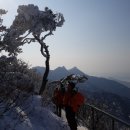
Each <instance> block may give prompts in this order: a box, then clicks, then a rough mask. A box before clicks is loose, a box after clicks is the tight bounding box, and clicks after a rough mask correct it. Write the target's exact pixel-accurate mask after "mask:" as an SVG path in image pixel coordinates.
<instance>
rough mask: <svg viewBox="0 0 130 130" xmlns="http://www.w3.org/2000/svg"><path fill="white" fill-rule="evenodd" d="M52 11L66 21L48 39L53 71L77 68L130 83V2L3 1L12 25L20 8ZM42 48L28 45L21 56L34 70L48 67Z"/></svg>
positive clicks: (126, 0) (6, 18)
mask: <svg viewBox="0 0 130 130" xmlns="http://www.w3.org/2000/svg"><path fill="white" fill-rule="evenodd" d="M23 4H24V5H25V4H34V5H37V6H38V7H39V8H40V10H44V7H46V6H47V7H49V8H50V9H52V10H53V11H54V12H61V13H63V15H64V17H65V23H64V25H63V27H61V28H58V29H57V30H56V31H55V32H54V35H53V36H50V37H48V38H47V39H46V43H47V44H48V45H49V50H50V55H51V59H50V67H51V69H55V68H56V67H58V66H65V67H66V68H67V69H70V68H72V67H74V66H77V67H78V68H79V69H81V70H82V71H83V72H85V73H87V74H89V75H95V76H99V77H100V76H105V77H114V78H116V79H121V80H127V81H130V0H0V8H4V9H6V10H8V13H7V15H5V16H4V17H3V18H4V24H5V25H7V26H9V25H11V23H12V21H13V19H14V17H15V15H16V14H17V7H18V5H23ZM39 50H40V47H39V44H36V43H35V44H29V45H28V44H27V45H25V46H24V47H23V53H22V54H21V55H19V57H20V58H22V59H24V60H25V61H26V62H28V63H29V64H30V65H32V66H37V65H39V66H45V64H44V61H45V58H43V57H42V56H41V53H40V51H39Z"/></svg>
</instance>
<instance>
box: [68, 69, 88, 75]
mask: <svg viewBox="0 0 130 130" xmlns="http://www.w3.org/2000/svg"><path fill="white" fill-rule="evenodd" d="M68 71H69V72H70V73H72V74H80V75H86V74H85V73H84V72H82V71H81V70H80V69H78V68H77V67H73V68H71V69H69V70H68Z"/></svg>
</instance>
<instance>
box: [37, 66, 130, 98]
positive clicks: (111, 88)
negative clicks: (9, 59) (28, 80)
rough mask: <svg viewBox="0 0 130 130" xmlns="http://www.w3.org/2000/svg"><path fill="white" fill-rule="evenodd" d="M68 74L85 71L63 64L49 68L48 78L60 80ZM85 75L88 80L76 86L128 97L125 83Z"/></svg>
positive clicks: (129, 90) (128, 90) (129, 94)
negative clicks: (53, 68) (67, 67)
mask: <svg viewBox="0 0 130 130" xmlns="http://www.w3.org/2000/svg"><path fill="white" fill-rule="evenodd" d="M35 69H36V68H35ZM42 70H44V69H42ZM38 72H39V67H38ZM41 73H43V71H41ZM69 74H80V75H86V74H85V73H83V72H82V71H80V70H79V69H78V68H77V67H74V68H72V69H70V70H67V69H66V68H65V67H64V66H63V67H58V68H56V69H55V70H50V72H49V76H48V79H49V80H51V81H53V80H60V79H61V78H63V77H65V76H67V75H69ZM86 76H87V77H88V80H87V81H86V82H85V83H81V84H78V85H77V87H79V88H84V89H85V90H89V91H92V92H109V93H113V94H117V95H119V96H122V97H127V98H129V99H130V88H128V87H126V86H125V85H123V84H121V83H119V82H117V81H114V80H110V79H106V78H99V77H94V76H88V75H86Z"/></svg>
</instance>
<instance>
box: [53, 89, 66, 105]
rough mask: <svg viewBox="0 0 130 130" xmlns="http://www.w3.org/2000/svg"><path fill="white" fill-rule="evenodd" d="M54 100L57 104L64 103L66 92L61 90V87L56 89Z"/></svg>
mask: <svg viewBox="0 0 130 130" xmlns="http://www.w3.org/2000/svg"><path fill="white" fill-rule="evenodd" d="M53 97H54V100H55V101H54V102H55V104H56V105H63V97H64V94H63V93H62V92H61V90H59V89H56V90H54V95H53Z"/></svg>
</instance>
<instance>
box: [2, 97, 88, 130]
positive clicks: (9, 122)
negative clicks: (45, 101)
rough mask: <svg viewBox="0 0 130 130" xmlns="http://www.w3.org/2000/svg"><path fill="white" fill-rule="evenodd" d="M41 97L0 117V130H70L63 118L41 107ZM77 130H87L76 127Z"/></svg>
mask: <svg viewBox="0 0 130 130" xmlns="http://www.w3.org/2000/svg"><path fill="white" fill-rule="evenodd" d="M41 99H42V98H41V96H31V97H30V98H29V99H28V100H27V101H26V102H25V103H24V105H23V106H21V107H17V108H15V109H12V110H11V111H9V112H8V113H6V114H5V115H4V116H2V117H0V130H70V128H69V126H68V124H67V122H66V120H65V116H63V118H60V117H58V116H57V115H55V114H54V113H53V112H52V110H51V108H50V107H43V105H42V102H41V101H42V100H41ZM78 130H87V129H85V128H84V127H78Z"/></svg>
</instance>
